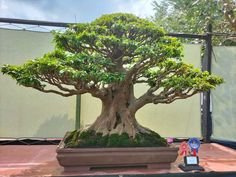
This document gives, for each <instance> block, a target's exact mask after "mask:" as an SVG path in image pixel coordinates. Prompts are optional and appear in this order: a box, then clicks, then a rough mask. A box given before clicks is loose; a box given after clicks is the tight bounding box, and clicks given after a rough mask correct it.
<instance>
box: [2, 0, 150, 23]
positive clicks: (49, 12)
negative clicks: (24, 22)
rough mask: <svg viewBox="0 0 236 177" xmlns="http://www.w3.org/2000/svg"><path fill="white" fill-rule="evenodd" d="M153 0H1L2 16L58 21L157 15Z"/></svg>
mask: <svg viewBox="0 0 236 177" xmlns="http://www.w3.org/2000/svg"><path fill="white" fill-rule="evenodd" d="M152 2H153V0H0V17H2V18H18V19H30V20H45V21H55V22H68V23H74V22H78V23H79V22H81V23H83V22H91V21H93V20H94V19H96V18H98V17H100V16H101V15H103V14H109V13H115V12H126V13H133V14H135V15H137V16H139V17H143V18H146V17H150V16H151V15H154V11H153V6H152Z"/></svg>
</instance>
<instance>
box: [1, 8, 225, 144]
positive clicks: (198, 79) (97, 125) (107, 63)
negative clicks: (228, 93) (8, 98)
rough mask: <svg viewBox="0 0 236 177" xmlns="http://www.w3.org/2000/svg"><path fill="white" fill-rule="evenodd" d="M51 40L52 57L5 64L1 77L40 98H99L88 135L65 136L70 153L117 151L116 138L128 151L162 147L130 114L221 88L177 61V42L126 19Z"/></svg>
mask: <svg viewBox="0 0 236 177" xmlns="http://www.w3.org/2000/svg"><path fill="white" fill-rule="evenodd" d="M54 42H55V50H54V51H53V52H50V53H47V54H45V55H44V56H43V57H42V58H36V59H34V60H30V61H28V62H27V63H25V64H24V65H22V66H12V65H4V66H2V68H1V71H2V73H3V74H7V75H10V76H11V77H12V78H13V79H15V80H16V81H17V83H18V84H20V85H23V86H25V87H31V88H34V89H36V90H39V91H41V92H44V93H54V94H58V95H61V96H64V97H68V96H72V95H80V94H84V93H90V94H91V95H92V96H93V97H96V98H98V99H100V100H101V102H102V110H101V114H100V115H99V116H98V117H97V119H96V121H95V122H94V123H93V124H92V125H91V126H90V127H88V128H87V129H86V131H74V132H73V133H72V134H71V135H69V136H68V138H67V141H66V143H68V144H70V145H68V147H74V146H76V147H77V146H79V144H83V143H85V139H89V140H88V141H89V142H90V144H92V145H95V146H96V145H99V143H100V145H104V144H105V145H107V146H115V145H117V144H116V143H117V142H118V141H117V139H116V138H115V137H117V138H118V139H119V137H120V136H123V138H124V137H126V138H124V139H126V140H127V139H128V143H127V141H126V145H130V144H131V145H132V146H142V145H143V144H145V143H146V145H147V144H148V143H147V142H146V140H147V139H149V140H150V143H149V144H148V146H152V145H155V146H159V145H161V146H164V145H166V143H165V142H164V140H163V139H162V138H161V137H160V136H159V135H158V134H157V133H154V132H152V131H151V130H150V129H148V128H145V127H143V126H141V125H140V124H138V122H137V120H136V118H135V113H136V112H137V111H138V110H139V109H141V108H142V107H143V106H145V105H146V104H151V103H152V104H170V103H172V102H174V101H175V100H178V99H186V98H188V97H191V96H193V95H195V94H197V93H199V92H202V91H207V90H209V89H212V88H215V86H216V85H218V84H221V83H222V82H223V80H222V79H221V78H219V77H217V76H213V75H210V74H209V73H208V72H201V71H200V70H199V69H195V68H193V66H192V65H189V64H185V63H184V62H182V61H181V57H182V46H181V43H180V42H179V41H178V40H177V39H176V38H172V37H168V36H166V35H165V31H164V30H163V29H162V28H159V27H157V26H156V25H155V24H154V23H152V22H149V21H147V20H145V19H141V18H138V17H136V16H134V15H131V14H122V13H117V14H110V15H103V16H102V17H100V18H98V19H96V20H95V21H93V22H92V23H86V24H77V25H73V26H71V27H70V28H69V29H68V30H66V31H65V32H62V33H61V32H54ZM139 83H143V84H146V85H148V87H149V88H148V89H147V90H146V92H145V93H144V94H143V95H141V96H140V97H138V98H136V97H135V95H134V85H135V84H139ZM49 85H51V86H53V87H51V86H50V87H48V86H49ZM88 132H89V133H88ZM91 132H92V133H91ZM119 135H120V136H119ZM99 138H100V139H99ZM102 138H103V139H102ZM112 138H113V139H112ZM78 139H81V140H83V141H78ZM90 140H91V141H90ZM100 140H101V141H100ZM72 142H73V143H72ZM86 142H87V141H86ZM91 142H92V143H91ZM85 144H86V143H85ZM88 144H89V143H88ZM88 144H87V145H88Z"/></svg>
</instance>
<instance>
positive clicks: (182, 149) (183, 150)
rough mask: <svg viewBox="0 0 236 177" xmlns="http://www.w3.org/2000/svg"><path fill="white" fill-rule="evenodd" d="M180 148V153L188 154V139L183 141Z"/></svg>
mask: <svg viewBox="0 0 236 177" xmlns="http://www.w3.org/2000/svg"><path fill="white" fill-rule="evenodd" d="M179 150H180V155H181V156H182V155H184V156H186V155H187V151H188V144H187V143H186V141H184V142H182V143H181V144H180V147H179Z"/></svg>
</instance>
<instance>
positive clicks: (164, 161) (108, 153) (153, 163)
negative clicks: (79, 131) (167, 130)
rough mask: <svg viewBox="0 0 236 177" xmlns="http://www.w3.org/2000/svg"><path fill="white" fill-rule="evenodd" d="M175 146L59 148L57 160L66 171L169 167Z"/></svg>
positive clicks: (174, 157)
mask: <svg viewBox="0 0 236 177" xmlns="http://www.w3.org/2000/svg"><path fill="white" fill-rule="evenodd" d="M177 152H178V148H174V147H129V148H64V143H63V140H62V142H61V143H60V145H59V147H58V148H57V160H58V162H59V164H60V165H61V166H63V167H64V170H65V171H88V170H90V169H91V168H93V167H95V168H96V167H117V166H118V167H124V166H132V167H135V166H145V167H147V168H155V169H167V168H170V164H171V163H172V162H174V161H175V160H176V158H177V155H178V154H177Z"/></svg>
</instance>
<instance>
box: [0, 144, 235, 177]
mask: <svg viewBox="0 0 236 177" xmlns="http://www.w3.org/2000/svg"><path fill="white" fill-rule="evenodd" d="M56 147H57V146H56V145H2V146H0V176H73V175H82V176H89V175H92V176H94V175H117V174H119V175H121V176H122V174H123V175H124V174H139V175H142V174H164V173H171V174H173V173H182V171H181V170H180V169H179V168H178V167H177V166H178V164H179V163H180V162H181V161H182V158H181V157H178V159H177V160H176V162H175V163H173V164H172V166H171V169H170V170H147V169H138V168H137V169H112V170H111V169H109V170H99V171H98V170H96V171H90V172H89V173H80V174H78V173H64V172H63V168H62V167H61V166H60V165H59V164H58V162H57V160H56V152H55V150H56ZM199 157H200V165H202V166H203V167H204V168H205V170H206V172H232V171H235V172H236V150H232V149H230V148H227V147H224V146H221V145H218V144H215V143H212V144H203V145H202V146H201V149H200V152H199ZM235 176H236V175H235ZM232 177H233V176H232Z"/></svg>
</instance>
